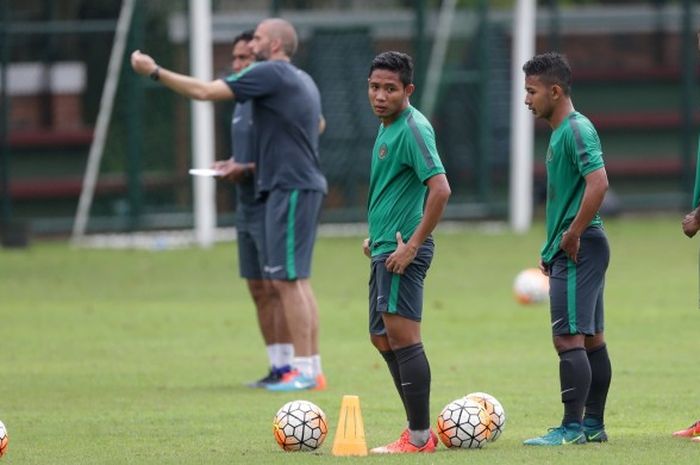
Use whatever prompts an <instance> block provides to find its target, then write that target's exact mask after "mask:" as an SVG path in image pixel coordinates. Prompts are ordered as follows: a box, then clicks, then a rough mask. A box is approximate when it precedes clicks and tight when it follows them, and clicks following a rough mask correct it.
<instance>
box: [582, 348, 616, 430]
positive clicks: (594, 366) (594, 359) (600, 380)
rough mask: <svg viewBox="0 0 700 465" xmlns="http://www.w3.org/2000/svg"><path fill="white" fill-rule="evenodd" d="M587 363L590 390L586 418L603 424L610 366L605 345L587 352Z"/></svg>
mask: <svg viewBox="0 0 700 465" xmlns="http://www.w3.org/2000/svg"><path fill="white" fill-rule="evenodd" d="M588 362H589V363H590V365H591V389H590V390H589V391H588V399H586V414H585V415H586V418H590V419H592V420H596V421H597V422H599V423H600V424H604V422H603V416H604V414H605V401H606V399H607V398H608V390H609V389H610V381H611V379H612V366H611V365H610V357H608V348H607V346H606V345H605V344H603V345H602V346H600V347H596V348H595V349H593V350H591V351H590V352H588Z"/></svg>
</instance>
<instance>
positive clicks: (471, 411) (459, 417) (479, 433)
mask: <svg viewBox="0 0 700 465" xmlns="http://www.w3.org/2000/svg"><path fill="white" fill-rule="evenodd" d="M489 422H490V417H489V414H488V413H487V412H486V410H484V408H483V407H482V406H481V404H479V403H478V402H476V401H475V400H472V399H467V398H466V397H463V398H461V399H457V400H454V401H452V402H450V403H449V404H447V405H446V406H445V408H443V409H442V412H440V416H439V417H438V419H437V430H438V437H439V438H440V440H441V441H442V443H443V444H444V445H445V447H449V448H453V447H454V448H462V449H478V448H480V447H482V446H483V445H484V444H486V441H488V439H489V437H490V436H491V430H490V429H489Z"/></svg>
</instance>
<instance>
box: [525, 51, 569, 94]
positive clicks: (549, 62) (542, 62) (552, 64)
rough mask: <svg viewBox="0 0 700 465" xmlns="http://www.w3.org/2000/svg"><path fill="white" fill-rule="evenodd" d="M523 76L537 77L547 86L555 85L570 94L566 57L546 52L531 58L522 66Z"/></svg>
mask: <svg viewBox="0 0 700 465" xmlns="http://www.w3.org/2000/svg"><path fill="white" fill-rule="evenodd" d="M523 71H525V76H539V77H540V79H542V80H543V81H544V82H546V83H548V84H556V85H558V86H559V87H561V89H562V90H563V91H564V94H566V95H569V94H570V93H571V67H570V66H569V61H568V60H567V59H566V57H565V56H564V55H562V54H560V53H557V52H547V53H542V54H540V55H536V56H534V57H532V58H531V59H530V60H529V61H528V62H527V63H525V64H524V65H523Z"/></svg>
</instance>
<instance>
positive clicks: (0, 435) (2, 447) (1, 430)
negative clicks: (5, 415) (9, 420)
mask: <svg viewBox="0 0 700 465" xmlns="http://www.w3.org/2000/svg"><path fill="white" fill-rule="evenodd" d="M9 440H10V439H9V438H8V437H7V428H5V425H4V424H3V422H1V421H0V457H2V456H3V455H4V454H5V451H6V450H7V443H8V442H9Z"/></svg>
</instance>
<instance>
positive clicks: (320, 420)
mask: <svg viewBox="0 0 700 465" xmlns="http://www.w3.org/2000/svg"><path fill="white" fill-rule="evenodd" d="M272 432H273V433H274V435H275V440H276V441H277V444H279V446H280V447H281V448H282V449H284V450H286V451H290V452H291V451H309V450H315V449H318V448H319V447H320V446H321V444H323V440H324V439H326V435H327V434H328V422H327V421H326V414H325V413H323V410H321V409H320V408H319V407H318V406H317V405H316V404H314V403H312V402H309V401H308V400H293V401H291V402H287V403H286V404H284V405H283V406H282V408H280V409H279V410H278V411H277V413H276V414H275V418H274V419H273V420H272Z"/></svg>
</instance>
